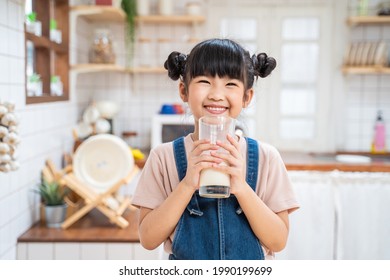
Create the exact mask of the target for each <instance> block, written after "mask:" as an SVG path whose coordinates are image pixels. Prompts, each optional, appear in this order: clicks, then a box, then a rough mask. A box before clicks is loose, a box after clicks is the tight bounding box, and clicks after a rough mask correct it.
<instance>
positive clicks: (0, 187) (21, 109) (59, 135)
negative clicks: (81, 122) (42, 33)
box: [0, 0, 83, 259]
mask: <svg viewBox="0 0 390 280" xmlns="http://www.w3.org/2000/svg"><path fill="white" fill-rule="evenodd" d="M23 21H24V1H23V0H1V1H0V38H1V40H0V41H1V42H0V100H2V101H10V102H13V103H15V105H16V114H17V115H18V117H19V119H20V127H19V134H20V136H21V144H20V146H19V147H18V150H17V154H18V160H19V163H20V168H19V170H17V171H15V172H10V173H0V259H16V254H17V249H16V241H17V238H18V237H19V236H20V235H21V234H22V233H23V232H25V231H26V230H27V229H28V228H30V226H31V225H32V224H33V223H35V222H36V221H37V220H38V219H39V211H38V207H39V197H38V196H37V195H36V194H34V193H33V192H32V191H31V190H32V188H33V187H35V185H36V183H37V182H38V180H39V177H40V171H41V169H42V167H43V164H44V161H45V160H46V159H47V158H51V159H52V160H53V161H54V162H55V164H57V165H58V166H60V163H61V155H62V153H64V152H69V151H70V150H71V147H72V144H73V141H72V134H71V128H72V127H73V126H74V124H75V122H76V120H77V117H78V114H79V113H78V106H80V105H79V104H78V103H77V102H78V101H77V100H83V98H80V97H78V96H74V97H73V96H71V99H72V101H71V102H57V103H53V104H40V105H26V104H25V92H24V91H25V81H24V79H25V77H24V60H25V53H24V26H23ZM71 94H72V93H71ZM34 248H36V250H37V251H38V252H40V253H41V254H42V256H41V257H43V258H45V257H46V256H48V255H47V254H48V251H50V250H51V249H48V251H45V250H46V249H45V248H46V247H45V246H44V247H41V246H38V245H37V244H36V246H35V247H34V246H33V247H32V249H31V250H34ZM22 251H23V250H22ZM22 251H21V250H19V251H18V254H24V255H25V254H26V252H25V253H22Z"/></svg>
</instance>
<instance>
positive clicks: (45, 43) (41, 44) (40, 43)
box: [25, 32, 68, 53]
mask: <svg viewBox="0 0 390 280" xmlns="http://www.w3.org/2000/svg"><path fill="white" fill-rule="evenodd" d="M25 36H26V40H29V41H31V42H32V43H33V44H34V46H35V47H36V48H48V49H49V48H51V49H53V50H54V51H56V52H58V53H66V52H68V47H67V45H66V44H64V43H62V44H57V43H56V42H53V41H51V40H50V39H49V38H46V37H43V36H36V35H35V34H32V33H29V32H25Z"/></svg>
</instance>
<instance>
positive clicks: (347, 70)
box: [342, 66, 390, 74]
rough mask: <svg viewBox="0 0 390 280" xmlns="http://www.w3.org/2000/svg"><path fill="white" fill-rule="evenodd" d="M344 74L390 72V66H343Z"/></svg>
mask: <svg viewBox="0 0 390 280" xmlns="http://www.w3.org/2000/svg"><path fill="white" fill-rule="evenodd" d="M342 71H343V73H344V74H390V67H385V66H343V68H342Z"/></svg>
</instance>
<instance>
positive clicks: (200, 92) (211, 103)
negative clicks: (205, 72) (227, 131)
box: [180, 76, 253, 125]
mask: <svg viewBox="0 0 390 280" xmlns="http://www.w3.org/2000/svg"><path fill="white" fill-rule="evenodd" d="M244 93H245V87H244V84H243V82H241V81H240V80H237V79H231V78H229V77H222V78H221V77H219V76H215V77H212V76H198V77H195V78H193V79H192V80H191V81H190V83H189V85H188V89H187V90H186V88H185V86H184V83H180V95H181V98H182V100H183V101H184V102H188V106H189V108H190V109H191V112H192V114H193V115H194V118H195V121H196V122H195V125H196V124H197V122H198V120H199V118H200V117H203V116H210V115H214V116H229V117H231V118H234V119H236V118H237V117H238V115H239V114H240V112H241V110H242V108H245V107H247V105H248V104H249V103H250V101H251V99H252V96H253V89H249V90H247V92H246V94H245V95H244ZM244 96H245V97H244Z"/></svg>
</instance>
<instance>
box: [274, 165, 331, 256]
mask: <svg viewBox="0 0 390 280" xmlns="http://www.w3.org/2000/svg"><path fill="white" fill-rule="evenodd" d="M289 175H290V178H291V181H292V183H293V187H294V191H295V193H296V196H297V199H298V202H299V204H300V206H301V207H300V209H298V210H297V211H296V212H293V213H292V214H291V215H290V216H289V220H290V234H289V237H288V242H287V246H286V248H285V249H284V250H283V251H282V252H280V253H277V254H276V259H282V260H287V259H288V260H331V259H333V258H334V244H335V243H334V241H335V206H334V188H333V187H332V182H331V178H330V176H329V173H328V172H303V171H297V172H289Z"/></svg>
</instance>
